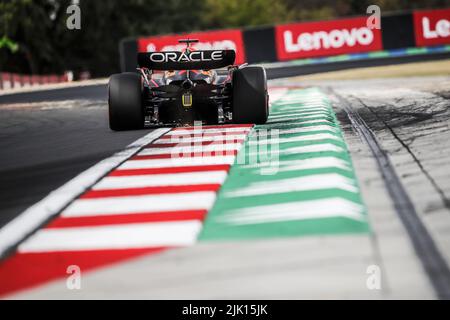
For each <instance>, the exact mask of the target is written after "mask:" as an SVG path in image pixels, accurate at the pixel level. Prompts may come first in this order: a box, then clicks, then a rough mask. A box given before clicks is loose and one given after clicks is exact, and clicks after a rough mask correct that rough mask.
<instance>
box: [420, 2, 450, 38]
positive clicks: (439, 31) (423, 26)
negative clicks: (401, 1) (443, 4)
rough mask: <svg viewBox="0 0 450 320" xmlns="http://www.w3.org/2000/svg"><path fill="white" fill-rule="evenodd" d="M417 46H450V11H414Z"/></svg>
mask: <svg viewBox="0 0 450 320" xmlns="http://www.w3.org/2000/svg"><path fill="white" fill-rule="evenodd" d="M413 15H414V33H415V37H416V46H433V45H440V44H450V9H442V10H420V11H414V13H413Z"/></svg>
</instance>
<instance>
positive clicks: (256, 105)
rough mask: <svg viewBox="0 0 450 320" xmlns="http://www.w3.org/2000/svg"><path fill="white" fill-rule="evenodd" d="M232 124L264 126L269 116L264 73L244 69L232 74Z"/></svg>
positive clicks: (250, 68)
mask: <svg viewBox="0 0 450 320" xmlns="http://www.w3.org/2000/svg"><path fill="white" fill-rule="evenodd" d="M232 85H233V122H234V123H238V124H246V123H249V124H253V123H254V124H264V123H266V121H267V118H268V116H269V95H268V93H267V77H266V71H265V70H264V68H262V67H256V66H251V67H244V68H242V69H238V70H236V71H234V72H233V79H232Z"/></svg>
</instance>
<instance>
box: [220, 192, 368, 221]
mask: <svg viewBox="0 0 450 320" xmlns="http://www.w3.org/2000/svg"><path fill="white" fill-rule="evenodd" d="M363 212H364V207H363V206H361V205H360V204H357V203H354V202H352V201H349V200H346V199H341V198H331V199H320V200H311V201H301V202H288V203H280V204H273V205H267V206H258V207H251V208H241V209H237V210H233V211H229V212H227V213H226V214H225V215H223V216H222V217H221V218H220V220H221V221H223V222H225V223H229V224H237V225H245V224H255V223H270V222H272V223H273V222H277V221H294V220H305V219H324V218H332V217H344V218H348V219H353V220H357V221H363V220H364V219H365V216H364V214H363Z"/></svg>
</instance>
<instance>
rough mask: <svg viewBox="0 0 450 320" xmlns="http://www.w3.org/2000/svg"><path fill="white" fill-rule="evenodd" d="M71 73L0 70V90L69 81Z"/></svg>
mask: <svg viewBox="0 0 450 320" xmlns="http://www.w3.org/2000/svg"><path fill="white" fill-rule="evenodd" d="M72 80H73V73H72V72H71V71H68V72H66V73H65V74H63V75H56V74H50V75H24V74H17V73H8V72H0V90H11V89H18V88H26V87H35V86H39V85H43V84H53V83H62V82H71V81H72Z"/></svg>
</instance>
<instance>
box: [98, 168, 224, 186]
mask: <svg viewBox="0 0 450 320" xmlns="http://www.w3.org/2000/svg"><path fill="white" fill-rule="evenodd" d="M227 175H228V173H227V171H225V170H223V171H207V172H186V173H173V174H155V175H142V176H111V177H105V178H103V179H102V180H101V181H100V182H99V183H97V184H96V185H95V186H94V187H93V189H94V190H105V189H129V188H143V187H155V186H182V185H198V184H222V183H223V182H224V181H225V179H226V177H227Z"/></svg>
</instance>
